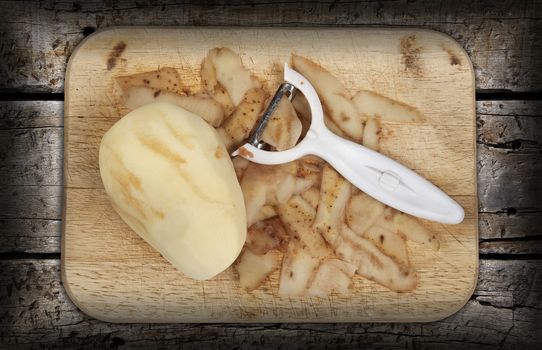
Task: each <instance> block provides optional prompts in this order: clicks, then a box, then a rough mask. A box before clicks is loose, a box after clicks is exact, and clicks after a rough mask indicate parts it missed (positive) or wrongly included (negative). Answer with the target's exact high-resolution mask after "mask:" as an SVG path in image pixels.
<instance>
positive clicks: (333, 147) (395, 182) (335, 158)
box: [232, 64, 465, 224]
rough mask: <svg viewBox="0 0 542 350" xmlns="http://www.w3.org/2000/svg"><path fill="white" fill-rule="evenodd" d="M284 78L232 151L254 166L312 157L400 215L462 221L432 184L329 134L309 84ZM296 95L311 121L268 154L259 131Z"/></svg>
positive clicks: (287, 73) (289, 72) (288, 74)
mask: <svg viewBox="0 0 542 350" xmlns="http://www.w3.org/2000/svg"><path fill="white" fill-rule="evenodd" d="M284 80H285V81H286V82H285V83H283V84H281V85H280V87H279V88H278V90H277V92H276V93H275V96H274V97H273V99H272V100H271V102H270V104H269V106H268V108H267V110H266V111H265V112H264V114H263V115H262V117H261V118H260V121H259V123H258V124H257V125H256V127H255V128H254V129H253V131H252V133H251V135H250V138H249V139H248V142H247V143H246V144H244V145H243V146H241V147H240V148H239V149H237V150H236V151H235V152H233V154H232V155H234V156H236V155H240V156H241V157H243V158H246V159H248V160H250V161H252V162H255V163H259V164H281V163H287V162H291V161H293V160H296V159H298V158H300V157H303V156H305V155H315V156H318V157H320V158H322V159H324V160H325V161H326V162H328V163H329V164H330V165H331V166H333V167H334V168H335V170H337V171H338V172H339V173H340V174H341V175H342V176H343V177H344V178H346V179H347V180H348V181H350V183H352V184H353V185H354V186H356V187H357V188H359V189H360V190H362V191H363V192H365V193H367V194H368V195H369V196H371V197H373V198H374V199H376V200H378V201H380V202H382V203H384V204H386V205H388V206H390V207H392V208H395V209H397V210H399V211H402V212H404V213H407V214H410V215H413V216H417V217H419V218H422V219H427V220H431V221H436V222H440V223H443V224H458V223H460V222H461V221H463V218H464V215H465V213H464V211H463V208H462V207H461V206H460V205H459V204H458V203H457V202H456V201H454V200H453V199H452V198H450V197H449V196H448V195H447V194H446V193H444V192H443V191H442V190H441V189H439V188H438V187H437V186H435V185H433V184H432V183H431V182H429V181H428V180H426V179H425V178H423V177H422V176H420V175H418V174H416V173H415V172H414V171H412V170H410V169H409V168H407V167H405V166H403V165H401V164H399V163H398V162H396V161H394V160H392V159H391V158H388V157H386V156H384V155H382V154H381V153H378V152H376V151H373V150H372V149H369V148H367V147H364V146H362V145H359V144H357V143H354V142H352V141H350V140H346V139H344V138H342V137H340V136H337V135H335V134H334V133H333V132H331V131H330V130H329V129H328V128H327V127H326V126H325V124H324V113H323V110H322V104H321V102H320V99H319V97H318V94H317V93H316V90H315V89H314V87H313V86H312V85H311V83H310V82H309V81H308V80H307V79H306V78H305V77H303V76H302V75H301V74H300V73H298V72H296V71H295V70H293V69H291V68H290V67H289V66H288V64H285V65H284ZM298 92H301V93H302V94H303V95H305V98H306V99H307V101H308V103H309V106H310V109H311V113H312V121H311V125H310V128H309V130H308V131H307V135H306V136H305V138H304V139H303V140H301V141H300V142H299V143H298V144H297V145H296V146H294V147H293V148H291V149H288V150H285V151H280V152H273V151H267V150H265V147H266V146H267V144H266V143H264V142H263V141H262V140H261V137H262V134H263V131H264V130H265V127H266V125H267V123H268V122H269V119H270V118H271V115H272V114H273V112H274V110H275V109H276V107H277V106H278V104H279V102H280V100H281V99H282V98H283V97H284V96H286V97H287V98H288V99H289V100H290V101H291V100H292V99H293V98H295V95H296V93H298Z"/></svg>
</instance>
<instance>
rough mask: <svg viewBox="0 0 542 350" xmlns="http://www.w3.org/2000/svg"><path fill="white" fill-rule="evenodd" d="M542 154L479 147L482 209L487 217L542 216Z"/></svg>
mask: <svg viewBox="0 0 542 350" xmlns="http://www.w3.org/2000/svg"><path fill="white" fill-rule="evenodd" d="M541 172H542V153H538V154H530V153H528V152H527V153H524V152H523V151H522V150H521V149H509V148H501V147H492V146H488V145H485V144H479V145H478V199H479V203H478V207H479V210H480V212H483V213H498V212H502V213H509V214H511V215H512V214H516V213H518V212H521V213H539V214H540V213H542V196H540V195H539V194H540V193H542V181H540V175H539V174H540V173H541Z"/></svg>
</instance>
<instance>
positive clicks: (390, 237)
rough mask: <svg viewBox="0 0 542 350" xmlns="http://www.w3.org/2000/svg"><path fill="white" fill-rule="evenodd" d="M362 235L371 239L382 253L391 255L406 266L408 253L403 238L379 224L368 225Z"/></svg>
mask: <svg viewBox="0 0 542 350" xmlns="http://www.w3.org/2000/svg"><path fill="white" fill-rule="evenodd" d="M363 237H365V238H367V239H369V240H371V241H372V242H373V243H374V244H375V245H376V246H377V247H378V249H380V250H381V251H382V252H383V253H384V254H386V255H388V256H390V257H392V258H393V259H395V261H397V262H398V263H399V264H401V265H405V266H408V265H409V262H408V253H407V247H406V242H405V238H404V237H403V236H402V235H400V234H398V233H396V232H393V231H390V230H387V229H385V228H382V227H380V226H376V225H375V226H373V227H369V229H368V230H367V231H365V233H364V234H363Z"/></svg>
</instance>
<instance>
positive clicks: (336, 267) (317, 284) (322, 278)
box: [306, 259, 356, 298]
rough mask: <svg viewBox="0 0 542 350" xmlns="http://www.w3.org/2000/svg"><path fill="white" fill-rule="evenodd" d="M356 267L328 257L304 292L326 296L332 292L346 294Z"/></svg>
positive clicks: (350, 286)
mask: <svg viewBox="0 0 542 350" xmlns="http://www.w3.org/2000/svg"><path fill="white" fill-rule="evenodd" d="M355 272H356V267H355V266H354V265H352V264H349V263H347V262H345V261H342V260H339V259H328V260H326V261H324V262H323V263H322V264H321V265H320V266H319V267H318V271H317V272H316V275H315V276H314V279H313V281H312V283H311V285H310V287H309V288H308V289H307V292H306V294H307V295H311V296H318V297H322V298H324V297H327V296H329V295H330V294H331V293H332V292H336V293H338V294H340V295H347V294H349V292H350V289H351V288H352V276H353V275H354V273H355Z"/></svg>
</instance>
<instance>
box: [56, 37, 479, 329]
mask: <svg viewBox="0 0 542 350" xmlns="http://www.w3.org/2000/svg"><path fill="white" fill-rule="evenodd" d="M263 38H266V39H267V40H272V42H267V43H266V44H265V45H262V39H263ZM269 38H273V39H269ZM119 43H122V46H125V47H126V49H125V50H124V51H123V52H122V54H121V55H120V57H117V58H115V60H116V62H115V64H111V57H112V56H111V55H112V53H113V52H115V49H114V48H115V47H119V46H120V44H119ZM172 43H183V47H182V48H177V47H175V45H173V44H172ZM221 46H226V47H230V48H232V49H234V50H236V51H238V52H240V53H241V56H242V59H243V61H244V63H245V65H247V66H248V67H249V68H250V69H251V70H252V71H253V72H254V73H255V74H256V75H257V76H259V77H260V78H261V80H262V81H265V82H266V84H267V85H268V87H269V90H270V91H271V90H273V89H274V87H275V86H278V83H279V82H280V81H282V77H281V76H280V69H278V68H277V66H278V65H280V64H281V63H282V62H285V61H287V60H289V58H290V55H291V53H292V47H295V51H296V52H297V53H299V54H301V55H305V56H307V57H311V58H313V59H315V60H317V61H319V62H320V63H321V64H322V65H323V66H325V67H326V68H328V69H330V70H331V71H332V72H333V73H334V74H337V75H338V77H339V78H340V79H341V80H342V81H343V82H344V84H345V86H346V87H347V88H348V89H349V90H350V91H356V90H361V89H370V90H375V91H377V92H379V93H382V94H384V95H386V96H391V97H393V98H396V99H398V100H400V101H403V102H406V103H409V104H411V105H414V106H416V107H417V108H418V109H419V110H420V111H421V112H422V113H423V114H424V115H425V116H426V117H427V120H428V122H427V123H424V124H420V125H408V124H400V123H396V124H393V125H388V126H385V127H384V128H383V133H382V134H383V138H382V141H381V149H382V151H383V152H384V153H386V154H389V155H391V157H392V158H394V159H397V160H399V161H400V162H402V163H403V164H405V165H407V166H409V167H411V168H413V169H414V170H416V171H417V172H419V173H421V174H422V175H424V176H426V177H427V178H429V179H430V180H431V181H434V182H435V183H436V184H437V185H439V186H440V187H441V188H443V189H444V190H445V191H447V192H448V193H450V194H451V195H453V196H454V197H455V199H456V200H457V201H459V202H460V204H461V205H462V206H463V207H464V208H465V212H466V219H465V220H464V222H463V223H461V224H459V225H454V226H445V225H438V224H435V223H427V225H429V227H430V229H432V230H433V232H435V233H436V234H437V235H438V237H439V239H440V241H441V248H440V251H439V252H438V253H434V252H431V251H429V250H427V249H424V248H422V247H420V246H409V252H410V254H409V256H410V260H411V262H412V265H413V266H414V267H415V269H416V271H417V273H418V275H419V276H420V282H419V285H418V287H417V289H416V290H415V291H414V292H412V293H405V294H402V295H400V296H399V295H397V294H396V293H394V292H391V291H389V290H387V289H386V288H383V287H381V286H378V285H376V284H375V283H373V282H369V281H367V280H363V279H361V278H356V279H355V280H354V288H353V293H352V295H351V296H349V297H344V296H335V295H333V296H330V297H329V298H325V299H322V298H312V297H305V298H302V297H298V298H284V297H279V296H278V295H277V290H278V271H277V273H275V274H273V275H272V276H271V278H270V281H269V282H268V283H267V284H266V286H265V287H264V288H262V289H260V290H258V291H255V292H254V293H245V292H242V290H241V288H240V286H239V284H238V280H237V276H236V274H235V272H234V271H233V269H231V268H230V269H228V270H226V271H225V272H223V273H221V274H220V275H218V276H217V277H215V278H213V279H211V280H208V281H203V282H197V281H194V280H191V279H190V278H187V277H186V276H184V275H182V274H181V273H179V272H178V271H176V270H175V269H174V268H173V267H172V266H171V265H170V264H168V263H167V262H166V261H165V260H164V259H163V258H162V257H161V256H160V254H159V253H158V252H156V251H154V250H153V249H152V248H150V246H148V245H147V244H145V243H144V242H143V241H142V240H141V239H140V238H139V237H138V236H137V235H136V234H134V233H133V231H132V230H130V229H129V228H128V227H127V225H126V224H125V223H124V222H122V220H121V219H120V218H119V217H118V215H117V214H116V213H115V212H114V211H113V210H112V208H111V205H110V203H109V200H108V198H107V196H106V195H105V192H104V191H103V189H102V184H101V178H100V176H99V171H98V170H99V169H98V165H97V164H98V152H97V150H98V146H99V143H100V140H101V137H102V135H103V134H104V133H105V131H107V130H108V129H109V128H110V127H111V126H112V125H113V123H114V122H115V121H117V120H118V118H119V117H120V116H122V115H123V113H125V112H126V110H125V108H124V107H122V104H121V102H120V101H119V99H120V94H119V92H118V91H116V90H115V89H116V85H115V83H114V79H113V78H114V77H115V76H117V75H127V74H134V73H138V72H142V71H146V70H153V69H156V68H157V67H159V66H165V65H168V66H173V67H176V68H178V69H180V70H181V72H182V73H181V74H182V76H183V83H185V84H186V85H187V86H188V87H189V88H191V89H192V90H194V91H197V89H198V88H199V84H200V81H199V69H200V63H201V60H202V59H203V57H204V55H205V53H206V52H207V51H208V50H209V49H211V48H213V47H221ZM269 47H272V48H273V50H271V51H270V50H269V49H268V48H269ZM115 56H118V55H115ZM450 56H454V57H455V58H456V61H457V62H455V61H454V64H451V63H450ZM390 73H391V75H390ZM360 77H361V78H360ZM89 87H90V88H89ZM66 88H67V90H66V103H65V125H66V126H65V134H64V135H65V148H64V150H65V198H66V201H65V232H64V235H63V238H62V244H63V246H62V260H63V267H64V268H63V280H64V286H65V287H66V288H67V290H68V292H69V294H70V296H71V297H72V299H73V300H74V302H75V303H76V304H77V305H78V306H79V307H80V308H81V309H82V310H83V311H85V312H87V313H88V314H90V315H92V316H94V317H96V318H99V319H103V320H108V321H113V322H134V321H135V322H137V321H151V322H168V321H181V322H182V321H191V322H194V321H195V322H213V321H215V322H216V321H222V322H251V321H252V322H261V321H264V322H268V321H274V322H276V321H279V322H284V321H289V322H302V321H317V322H324V321H328V322H329V321H339V322H340V321H347V322H352V321H362V320H363V321H390V320H395V321H408V320H418V321H419V320H424V321H428V320H434V319H439V318H443V317H445V316H448V315H450V314H451V313H453V312H455V311H457V310H458V309H459V308H461V306H462V305H463V304H464V303H465V302H466V300H467V299H468V298H469V296H470V294H471V293H472V290H473V288H474V283H475V280H476V274H477V265H478V253H477V245H478V238H477V206H476V184H475V178H476V167H475V142H474V138H475V109H474V107H475V103H474V80H473V72H472V69H471V67H470V63H469V61H468V57H467V56H466V55H465V54H464V52H463V50H462V49H461V48H460V47H459V46H458V45H457V44H456V43H455V42H454V41H453V40H452V39H450V38H449V37H447V36H444V35H442V34H440V33H437V32H432V31H421V30H417V31H412V30H410V31H402V30H362V29H354V30H349V29H341V30H335V29H331V30H322V29H320V30H318V31H314V30H301V29H290V30H287V29H261V30H255V29H249V30H242V29H220V30H216V29H178V28H170V29H156V28H155V29H153V28H140V29H136V28H124V29H123V28H119V29H115V30H108V31H103V32H101V33H99V34H96V35H94V36H93V37H91V38H89V39H88V40H86V41H85V42H84V43H83V44H82V46H81V47H80V48H79V49H78V50H77V52H76V53H75V54H74V55H73V56H72V58H71V60H70V63H69V67H68V74H67V78H66ZM450 89H453V91H454V94H453V95H452V96H451V95H450V93H449V91H450ZM429 95H431V96H432V99H428V98H427V97H428V96H429ZM420 101H424V103H421V102H420ZM451 115H453V118H450V116H451ZM452 150H453V151H452ZM429 159H430V160H431V161H430V162H428V161H427V160H429ZM119 247H122V249H121V250H120V249H119Z"/></svg>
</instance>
